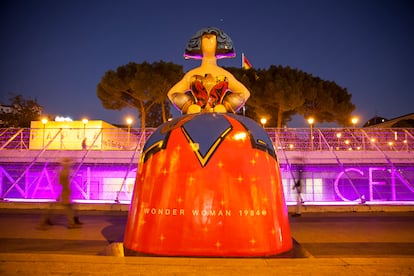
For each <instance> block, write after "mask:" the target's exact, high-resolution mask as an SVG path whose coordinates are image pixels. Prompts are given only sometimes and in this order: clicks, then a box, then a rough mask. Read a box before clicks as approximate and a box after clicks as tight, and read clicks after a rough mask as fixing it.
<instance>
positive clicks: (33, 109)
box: [0, 95, 43, 127]
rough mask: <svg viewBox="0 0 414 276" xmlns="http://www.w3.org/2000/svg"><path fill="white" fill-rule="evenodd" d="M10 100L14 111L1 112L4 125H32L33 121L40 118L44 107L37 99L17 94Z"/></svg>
mask: <svg viewBox="0 0 414 276" xmlns="http://www.w3.org/2000/svg"><path fill="white" fill-rule="evenodd" d="M9 101H10V106H11V109H12V111H11V112H2V113H0V121H2V127H30V122H31V121H36V120H39V116H40V114H41V113H42V109H43V108H42V106H40V105H39V104H38V103H37V100H36V99H34V100H32V99H30V98H29V99H26V98H24V97H23V96H22V95H15V96H12V97H11V98H10V99H9Z"/></svg>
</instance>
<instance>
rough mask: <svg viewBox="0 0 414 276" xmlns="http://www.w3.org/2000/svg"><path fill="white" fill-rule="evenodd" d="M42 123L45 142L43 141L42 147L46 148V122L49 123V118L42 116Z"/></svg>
mask: <svg viewBox="0 0 414 276" xmlns="http://www.w3.org/2000/svg"><path fill="white" fill-rule="evenodd" d="M42 124H43V143H42V148H43V149H44V148H45V133H46V124H47V119H46V118H42Z"/></svg>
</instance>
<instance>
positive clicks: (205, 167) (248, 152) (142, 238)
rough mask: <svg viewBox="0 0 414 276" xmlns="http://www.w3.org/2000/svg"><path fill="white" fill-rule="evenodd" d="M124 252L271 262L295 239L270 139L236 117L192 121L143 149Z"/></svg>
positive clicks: (166, 127)
mask: <svg viewBox="0 0 414 276" xmlns="http://www.w3.org/2000/svg"><path fill="white" fill-rule="evenodd" d="M124 247H125V248H127V249H128V250H132V251H136V252H141V253H146V254H152V255H162V256H228V257H230V256H234V257H236V256H237V257H242V256H243V257H248V256H270V255H275V254H280V253H283V252H286V251H289V250H290V249H291V248H292V238H291V232H290V226H289V222H288V213H287V207H286V204H285V199H284V194H283V188H282V184H281V176H280V170H279V164H278V161H277V157H276V155H275V152H274V149H273V145H272V142H271V141H270V139H269V137H268V136H267V133H266V132H265V131H264V130H263V128H261V127H260V126H259V125H258V124H257V123H255V122H254V121H253V120H251V119H249V118H247V117H242V116H238V115H234V114H227V113H224V114H221V113H203V114H193V115H186V116H183V117H180V118H177V119H175V120H173V121H170V122H168V123H165V124H163V125H161V126H160V127H159V128H158V129H157V130H156V131H155V132H154V134H153V135H152V136H151V137H150V138H149V140H148V141H147V143H146V144H145V146H144V149H143V154H142V156H141V161H140V164H139V170H138V173H137V178H136V184H135V187H134V193H133V198H132V202H131V207H130V210H129V214H128V222H127V227H126V231H125V239H124Z"/></svg>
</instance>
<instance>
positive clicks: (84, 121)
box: [82, 118, 89, 138]
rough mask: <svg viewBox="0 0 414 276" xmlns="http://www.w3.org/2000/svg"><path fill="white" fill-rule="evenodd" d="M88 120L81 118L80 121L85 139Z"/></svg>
mask: <svg viewBox="0 0 414 276" xmlns="http://www.w3.org/2000/svg"><path fill="white" fill-rule="evenodd" d="M88 122H89V120H88V119H87V118H83V119H82V123H83V138H85V136H86V135H85V133H86V125H87V124H88Z"/></svg>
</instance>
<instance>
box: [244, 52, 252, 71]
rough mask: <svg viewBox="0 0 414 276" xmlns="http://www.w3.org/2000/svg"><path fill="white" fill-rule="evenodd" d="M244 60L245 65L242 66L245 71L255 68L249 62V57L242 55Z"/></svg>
mask: <svg viewBox="0 0 414 276" xmlns="http://www.w3.org/2000/svg"><path fill="white" fill-rule="evenodd" d="M242 59H243V63H242V64H243V65H242V67H243V69H245V70H248V69H250V68H252V67H253V66H252V64H251V63H250V62H249V60H248V59H247V57H246V56H245V55H244V54H243V55H242Z"/></svg>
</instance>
